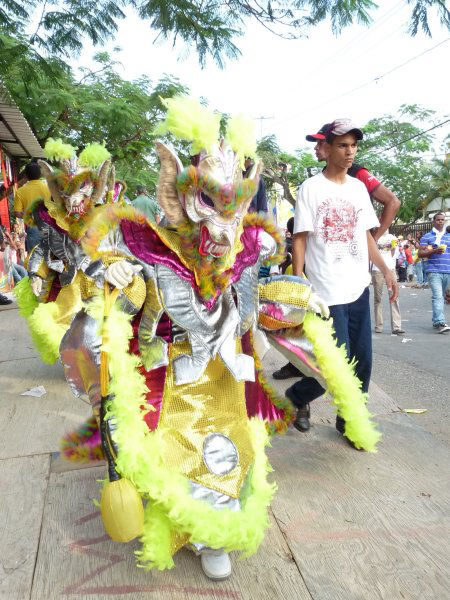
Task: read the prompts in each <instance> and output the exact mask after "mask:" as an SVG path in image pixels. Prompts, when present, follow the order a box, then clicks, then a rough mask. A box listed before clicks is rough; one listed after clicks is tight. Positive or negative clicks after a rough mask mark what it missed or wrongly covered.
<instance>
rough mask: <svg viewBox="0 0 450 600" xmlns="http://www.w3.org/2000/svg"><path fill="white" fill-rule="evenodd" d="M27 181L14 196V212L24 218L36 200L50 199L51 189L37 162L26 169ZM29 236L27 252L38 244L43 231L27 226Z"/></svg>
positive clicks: (26, 243) (26, 241) (29, 164)
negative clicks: (42, 179) (42, 177)
mask: <svg viewBox="0 0 450 600" xmlns="http://www.w3.org/2000/svg"><path fill="white" fill-rule="evenodd" d="M24 173H25V176H26V178H27V183H25V185H23V186H22V187H20V188H19V189H18V190H17V192H16V195H15V196H14V212H15V214H16V217H19V218H20V219H23V216H24V214H25V213H26V211H27V210H28V209H29V208H30V206H31V205H32V204H33V202H34V201H35V200H38V199H40V198H41V199H42V200H50V198H51V196H50V190H49V189H48V185H47V182H46V181H41V168H40V166H39V165H38V164H37V163H35V162H31V163H28V164H27V166H26V167H25V169H24ZM25 231H26V234H27V237H26V240H25V247H26V250H27V252H31V250H32V249H33V248H34V247H35V246H36V244H38V243H39V242H40V240H41V233H40V231H39V229H38V228H37V227H29V226H28V225H27V226H26V228H25Z"/></svg>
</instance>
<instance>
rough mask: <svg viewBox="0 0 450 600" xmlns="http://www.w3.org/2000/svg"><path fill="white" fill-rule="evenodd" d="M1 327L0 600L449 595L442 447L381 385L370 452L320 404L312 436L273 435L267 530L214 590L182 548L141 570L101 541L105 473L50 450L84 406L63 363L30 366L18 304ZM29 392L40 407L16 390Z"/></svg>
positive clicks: (368, 599) (123, 548)
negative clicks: (37, 393) (353, 443)
mask: <svg viewBox="0 0 450 600" xmlns="http://www.w3.org/2000/svg"><path fill="white" fill-rule="evenodd" d="M0 330H1V332H2V341H3V343H2V344H1V347H0V390H1V392H0V503H1V504H0V506H1V516H2V518H1V520H0V598H1V599H5V600H16V599H17V600H25V599H29V598H30V599H33V600H53V599H56V598H62V597H74V598H80V599H85V600H94V599H95V600H98V599H111V600H115V599H127V600H131V599H132V600H134V599H136V600H139V599H142V598H155V599H158V600H159V599H161V600H166V599H177V598H179V599H180V600H181V599H187V600H191V599H192V600H195V599H199V598H208V599H211V600H223V599H232V600H250V599H252V600H275V599H288V600H311V599H313V600H363V599H364V600H375V599H377V600H378V599H381V600H397V599H398V600H415V599H417V600H419V599H420V600H426V599H430V600H445V599H447V598H450V588H449V584H448V582H449V573H448V556H449V554H450V552H449V550H450V548H449V542H448V537H449V536H448V534H449V524H448V515H449V510H448V508H449V507H448V504H449V503H448V490H449V484H448V476H447V473H448V464H449V449H448V446H446V445H445V444H444V443H442V442H440V441H439V440H437V439H436V438H435V437H434V436H432V435H431V434H430V433H428V432H426V431H425V430H424V429H422V428H421V427H419V426H418V425H416V424H415V423H414V421H413V420H412V419H411V418H409V417H408V416H407V415H405V414H403V413H401V412H400V411H399V409H398V407H397V406H396V404H395V402H394V401H393V400H392V399H391V398H390V397H389V396H388V395H387V394H385V393H384V392H383V391H382V390H381V389H380V388H379V387H377V386H373V388H372V389H371V400H370V405H371V410H372V412H373V413H375V414H376V415H377V421H378V423H379V426H380V429H381V430H382V432H383V440H382V443H381V444H380V449H379V451H378V453H377V454H366V453H364V452H356V451H355V450H353V449H351V448H350V447H349V446H348V445H347V444H346V442H345V440H344V439H343V438H342V437H340V436H339V435H338V433H337V432H336V431H335V429H334V417H333V411H332V410H331V409H330V407H329V406H328V405H327V404H326V402H325V400H318V401H316V403H315V405H314V406H313V422H314V427H313V428H312V429H311V431H310V432H308V433H307V434H300V433H298V432H297V431H296V430H295V429H292V428H291V429H290V430H289V432H288V433H287V434H286V435H285V436H280V437H278V438H276V439H274V440H273V444H272V448H271V449H270V450H269V455H270V460H271V463H272V465H273V467H274V474H273V478H274V479H275V480H276V481H277V483H278V493H277V495H276V497H275V501H274V503H273V506H272V513H271V521H272V527H271V528H270V530H269V531H268V532H267V535H266V538H265V541H264V543H263V545H262V547H261V549H260V551H259V552H258V554H257V555H255V556H253V557H251V558H249V559H246V560H238V557H237V556H236V557H234V556H233V557H232V560H233V575H232V577H231V579H229V580H227V581H225V582H222V583H213V582H211V581H209V580H208V579H206V578H205V577H204V575H203V573H202V571H201V568H200V564H199V560H198V558H196V557H195V556H194V555H193V554H191V553H190V552H188V551H185V550H181V551H180V552H179V553H178V554H177V556H176V559H175V561H176V568H175V569H173V570H171V571H165V572H157V571H156V572H153V571H152V572H145V571H143V570H142V569H137V568H136V567H135V560H134V556H133V550H136V549H137V548H138V547H139V544H138V543H134V542H133V543H130V544H127V545H119V544H114V543H113V542H111V541H110V540H109V538H108V536H107V535H106V534H105V531H104V529H103V526H102V522H101V518H100V513H99V511H98V509H97V508H96V506H95V505H94V503H93V499H94V498H98V496H99V489H100V484H99V483H98V480H99V479H103V478H104V477H105V469H104V467H102V466H96V467H88V468H80V467H79V466H78V467H76V468H74V465H71V464H69V463H65V462H64V461H62V460H61V459H60V457H59V455H58V443H59V439H60V437H61V435H62V434H63V433H64V432H66V431H68V430H71V429H74V428H75V427H76V426H77V425H78V424H80V423H81V422H82V421H83V420H84V419H85V418H86V417H87V416H88V415H89V414H90V408H89V406H88V405H86V404H84V403H83V402H81V401H79V400H76V399H75V398H73V397H72V395H71V393H70V392H69V390H68V387H67V385H66V384H65V382H64V379H63V372H62V367H61V366H60V365H56V366H51V367H49V366H45V365H43V364H42V363H41V361H40V360H39V358H37V355H36V352H35V350H34V349H33V348H32V344H31V341H30V339H29V336H28V333H27V330H26V325H25V323H24V322H23V321H22V319H20V317H19V316H18V312H17V309H16V308H15V305H12V307H4V308H2V309H1V311H0ZM283 362H284V361H283V359H282V357H280V356H279V355H278V354H276V353H275V352H273V353H270V354H269V355H268V357H267V358H266V359H265V363H266V366H267V367H268V368H269V370H270V371H272V370H273V369H274V368H276V367H277V366H279V365H280V364H282V363H283ZM273 383H275V382H273ZM38 385H43V386H44V387H45V388H46V390H47V393H46V395H45V396H43V397H42V398H32V397H29V396H21V395H20V394H21V393H22V392H24V391H26V390H28V389H30V388H32V387H35V386H38Z"/></svg>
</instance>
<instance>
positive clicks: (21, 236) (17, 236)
mask: <svg viewBox="0 0 450 600" xmlns="http://www.w3.org/2000/svg"><path fill="white" fill-rule="evenodd" d="M11 240H12V242H13V244H14V246H15V248H16V252H17V264H19V265H22V266H23V265H25V258H26V251H25V231H24V230H23V229H22V228H21V226H20V224H19V223H18V222H17V221H16V223H14V225H13V230H12V233H11Z"/></svg>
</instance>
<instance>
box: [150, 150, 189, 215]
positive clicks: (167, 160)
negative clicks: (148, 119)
mask: <svg viewBox="0 0 450 600" xmlns="http://www.w3.org/2000/svg"><path fill="white" fill-rule="evenodd" d="M155 146H156V151H157V152H158V155H159V160H160V161H161V169H160V171H159V181H158V191H157V200H158V204H159V205H160V207H161V208H162V209H163V210H164V213H165V215H166V217H167V220H168V221H169V223H170V224H171V225H179V224H180V223H182V222H183V221H184V220H185V218H186V216H185V214H184V210H183V207H182V205H181V202H180V197H179V194H178V191H177V187H176V182H177V175H178V171H179V165H178V161H177V157H176V156H175V154H174V153H173V152H171V150H169V148H168V147H167V146H165V145H164V144H162V143H161V142H156V143H155Z"/></svg>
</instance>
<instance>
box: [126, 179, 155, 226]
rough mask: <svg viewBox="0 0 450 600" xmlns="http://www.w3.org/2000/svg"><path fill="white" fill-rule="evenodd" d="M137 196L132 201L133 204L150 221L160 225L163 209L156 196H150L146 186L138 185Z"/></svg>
mask: <svg viewBox="0 0 450 600" xmlns="http://www.w3.org/2000/svg"><path fill="white" fill-rule="evenodd" d="M136 193H137V196H136V198H135V199H134V200H133V201H132V202H131V206H133V208H135V209H136V210H137V211H139V212H140V213H141V214H143V215H144V216H145V217H147V219H148V220H149V221H151V222H152V223H155V224H156V225H158V223H159V222H160V221H161V217H162V210H161V208H160V206H159V204H158V202H157V201H156V199H155V198H150V196H149V195H148V192H147V190H146V189H145V186H143V185H138V186H137V187H136Z"/></svg>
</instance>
